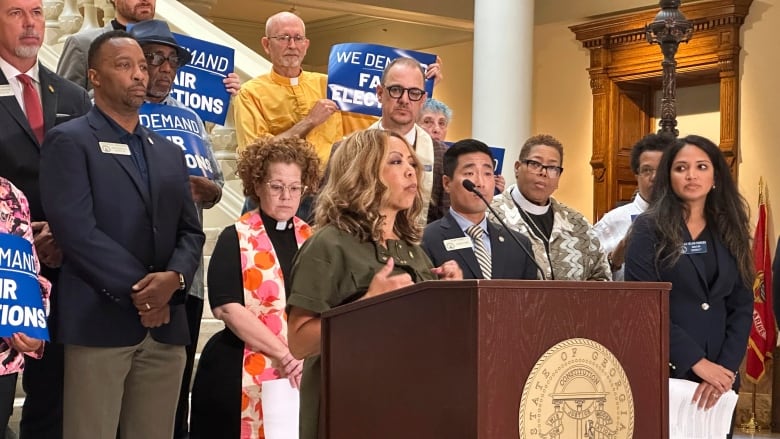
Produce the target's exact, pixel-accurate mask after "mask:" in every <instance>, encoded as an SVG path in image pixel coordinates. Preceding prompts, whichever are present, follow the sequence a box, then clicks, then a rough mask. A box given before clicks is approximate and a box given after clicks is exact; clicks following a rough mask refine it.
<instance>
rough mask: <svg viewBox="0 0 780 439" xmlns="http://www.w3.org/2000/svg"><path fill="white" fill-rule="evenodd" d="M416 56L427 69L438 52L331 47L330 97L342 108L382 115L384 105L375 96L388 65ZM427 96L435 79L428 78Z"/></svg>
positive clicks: (368, 46)
mask: <svg viewBox="0 0 780 439" xmlns="http://www.w3.org/2000/svg"><path fill="white" fill-rule="evenodd" d="M402 56H405V57H409V58H414V59H416V60H417V61H419V62H420V64H422V66H423V68H427V67H428V65H429V64H433V63H434V62H436V55H432V54H430V53H423V52H415V51H413V50H404V49H396V48H394V47H388V46H380V45H378V44H360V43H344V44H336V45H334V46H333V47H332V48H331V49H330V57H329V58H328V99H331V100H333V101H334V102H336V104H337V105H338V106H339V109H340V110H342V111H349V112H353V113H361V114H369V115H372V116H381V115H382V105H381V103H380V102H379V100H378V99H377V96H376V86H377V85H380V83H381V78H382V72H383V71H384V69H385V67H386V66H387V65H388V64H389V63H390V62H391V61H392V60H394V59H396V58H398V57H402ZM425 91H427V92H428V94H427V95H426V97H425V99H427V98H430V97H432V96H433V79H429V80H426V81H425Z"/></svg>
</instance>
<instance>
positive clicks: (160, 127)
mask: <svg viewBox="0 0 780 439" xmlns="http://www.w3.org/2000/svg"><path fill="white" fill-rule="evenodd" d="M139 120H140V121H141V125H143V126H145V127H146V128H149V129H150V130H152V131H154V132H156V133H158V134H160V135H161V136H164V137H165V138H167V139H168V140H170V141H171V142H173V143H175V144H176V145H178V146H179V147H181V150H182V152H183V153H184V160H185V161H186V162H187V170H189V172H190V175H194V176H197V177H206V178H208V179H213V178H214V169H213V168H212V165H211V161H210V160H209V156H208V146H207V145H205V144H204V143H203V137H202V132H201V130H202V129H203V125H202V124H200V123H199V122H198V120H197V118H196V117H195V113H193V112H191V111H189V110H187V109H185V108H176V107H172V106H170V105H162V104H154V103H151V102H147V103H145V104H143V105H142V106H141V112H140V114H139Z"/></svg>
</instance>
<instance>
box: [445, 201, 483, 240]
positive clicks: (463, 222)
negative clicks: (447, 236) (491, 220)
mask: <svg viewBox="0 0 780 439" xmlns="http://www.w3.org/2000/svg"><path fill="white" fill-rule="evenodd" d="M450 214H451V215H452V217H453V218H455V222H456V223H458V227H460V229H461V230H463V233H465V234H466V236H468V233H467V232H466V229H468V228H469V227H471V226H480V227H482V231H484V232H485V236H488V228H487V215H485V216H484V217H482V221H480V222H479V223H477V224H473V223H472V222H471V221H469V220H467V219H466V218H464V217H463V215H461V214H459V213H458V212H456V211H455V209H453V208H452V207H450Z"/></svg>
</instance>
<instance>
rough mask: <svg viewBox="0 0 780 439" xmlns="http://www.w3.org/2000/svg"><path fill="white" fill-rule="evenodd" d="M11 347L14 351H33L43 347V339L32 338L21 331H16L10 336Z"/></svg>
mask: <svg viewBox="0 0 780 439" xmlns="http://www.w3.org/2000/svg"><path fill="white" fill-rule="evenodd" d="M10 341H11V347H12V348H14V349H15V350H16V352H22V353H24V352H35V351H37V350H39V349H40V348H42V347H43V340H41V339H40V338H33V337H29V336H27V335H24V333H22V332H17V333H16V334H14V335H12V336H11V339H10Z"/></svg>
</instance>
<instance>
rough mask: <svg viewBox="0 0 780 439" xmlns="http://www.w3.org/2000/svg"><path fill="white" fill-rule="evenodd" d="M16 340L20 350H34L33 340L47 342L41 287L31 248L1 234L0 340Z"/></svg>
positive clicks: (24, 241) (15, 238)
mask: <svg viewBox="0 0 780 439" xmlns="http://www.w3.org/2000/svg"><path fill="white" fill-rule="evenodd" d="M20 332H23V333H25V334H27V335H28V336H29V337H17V340H18V341H19V343H20V345H19V346H20V347H21V348H23V349H27V348H33V347H35V341H34V340H31V339H30V337H32V338H37V339H40V340H48V339H49V331H48V329H47V322H46V311H45V310H44V308H43V296H42V295H41V284H40V283H39V282H38V272H37V270H36V264H35V255H34V253H33V250H32V244H31V243H30V241H27V240H26V239H24V238H21V237H19V236H14V235H8V234H0V336H2V337H12V336H13V335H14V334H17V333H20Z"/></svg>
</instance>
